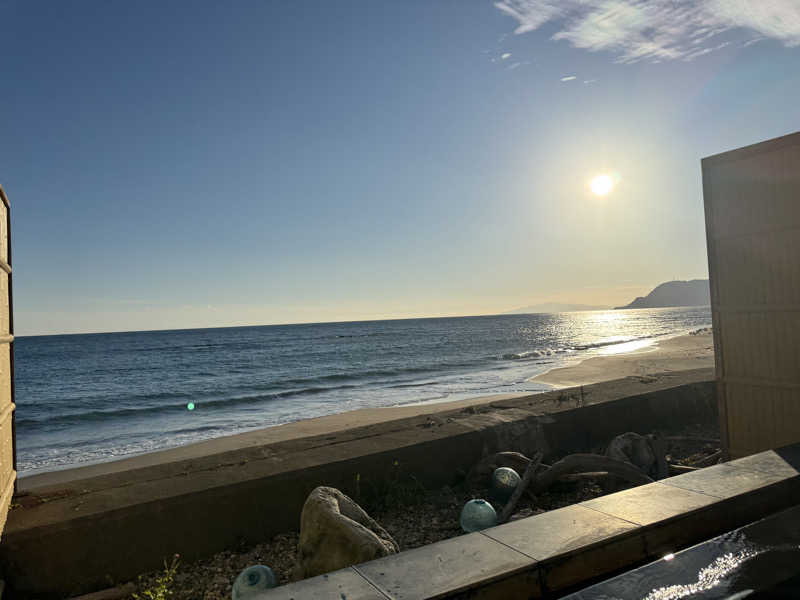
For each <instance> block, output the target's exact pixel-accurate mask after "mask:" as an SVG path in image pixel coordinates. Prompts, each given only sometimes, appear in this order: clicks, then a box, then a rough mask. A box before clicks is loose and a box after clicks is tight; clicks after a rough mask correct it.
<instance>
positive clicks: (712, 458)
mask: <svg viewBox="0 0 800 600" xmlns="http://www.w3.org/2000/svg"><path fill="white" fill-rule="evenodd" d="M721 458H722V450H718V451H717V452H714V454H709V455H708V456H706V457H705V458H701V459H700V460H696V461H694V462H693V463H692V466H693V467H708V466H711V465H715V464H717V463H718V462H719V459H721Z"/></svg>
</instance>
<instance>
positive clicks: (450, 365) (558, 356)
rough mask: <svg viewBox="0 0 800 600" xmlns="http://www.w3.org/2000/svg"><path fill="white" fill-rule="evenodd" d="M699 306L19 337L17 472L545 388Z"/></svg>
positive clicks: (666, 331) (671, 327)
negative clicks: (581, 363)
mask: <svg viewBox="0 0 800 600" xmlns="http://www.w3.org/2000/svg"><path fill="white" fill-rule="evenodd" d="M709 326H711V313H710V310H709V308H708V307H698V308H670V309H641V310H625V311H613V310H610V311H591V312H574V313H560V314H536V315H499V316H485V317H454V318H436V319H407V320H392V321H366V322H352V323H317V324H309V325H273V326H263V327H231V328H215V329H192V330H177V331H143V332H128V333H103V334H83V335H53V336H31V337H17V338H16V339H15V341H14V361H15V382H16V403H17V410H16V428H17V429H16V435H17V467H18V471H19V473H20V475H23V476H24V475H26V474H33V473H39V472H45V471H52V470H57V469H62V468H67V467H70V466H80V465H84V464H90V463H97V462H105V461H109V460H114V459H119V458H123V457H127V456H131V455H135V454H141V453H143V452H151V451H154V450H161V449H166V448H172V447H176V446H181V445H184V444H189V443H192V442H198V441H202V440H207V439H211V438H217V437H221V436H226V435H231V434H236V433H242V432H245V431H249V430H253V429H259V428H262V427H268V426H271V425H278V424H282V423H288V422H291V421H296V420H299V419H304V418H309V417H317V416H321V415H326V414H332V413H337V412H343V411H348V410H354V409H358V408H366V407H382V406H396V405H402V404H411V403H420V402H437V401H449V400H459V399H462V398H469V397H475V396H484V395H489V394H505V393H519V392H530V393H535V392H541V391H544V390H546V389H548V387H547V386H545V385H543V384H537V383H533V382H530V381H528V379H530V378H531V377H533V376H535V375H537V374H540V373H542V372H544V371H547V370H549V369H551V368H554V367H558V366H563V365H565V364H567V363H570V362H574V361H578V360H582V359H584V358H589V357H590V356H592V355H595V354H598V353H602V352H607V351H608V350H609V349H613V347H614V345H616V344H621V343H625V342H630V341H632V340H644V339H648V338H659V337H668V336H675V335H680V334H683V333H687V332H689V331H691V330H695V329H698V328H701V327H709Z"/></svg>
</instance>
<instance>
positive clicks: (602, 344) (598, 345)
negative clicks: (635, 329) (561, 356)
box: [575, 333, 669, 350]
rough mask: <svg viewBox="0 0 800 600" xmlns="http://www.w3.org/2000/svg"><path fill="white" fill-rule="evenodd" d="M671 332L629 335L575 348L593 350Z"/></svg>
mask: <svg viewBox="0 0 800 600" xmlns="http://www.w3.org/2000/svg"><path fill="white" fill-rule="evenodd" d="M664 335H669V334H663V333H662V334H650V335H640V336H637V337H627V338H623V339H619V340H611V341H601V342H592V343H591V344H581V345H576V346H575V350H591V349H593V348H604V347H605V346H616V345H617V344H627V343H628V342H637V341H639V340H649V339H652V338H657V337H662V336H664Z"/></svg>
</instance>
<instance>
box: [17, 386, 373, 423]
mask: <svg viewBox="0 0 800 600" xmlns="http://www.w3.org/2000/svg"><path fill="white" fill-rule="evenodd" d="M356 387H359V386H357V385H339V386H328V387H306V388H301V389H294V390H283V391H280V392H272V393H266V394H255V395H249V396H234V397H230V398H217V399H211V400H197V401H195V402H194V405H195V410H202V409H207V408H210V407H213V408H223V407H224V408H229V407H233V406H241V405H247V404H258V403H260V402H264V401H270V400H281V399H284V398H292V397H295V396H314V395H318V394H323V393H328V392H333V391H337V390H344V389H352V388H356ZM186 410H187V407H186V404H167V405H162V406H149V407H141V408H118V409H114V410H92V411H84V412H78V413H73V414H68V415H57V416H47V417H42V418H21V419H17V421H16V426H17V427H18V428H20V429H22V430H25V429H28V430H36V429H39V428H42V427H44V428H47V429H55V428H58V427H65V426H67V427H68V426H71V425H83V426H86V425H87V424H89V423H98V422H106V421H111V420H114V419H130V418H131V417H137V416H138V417H141V416H153V415H164V414H170V413H174V414H178V413H181V412H185V411H186Z"/></svg>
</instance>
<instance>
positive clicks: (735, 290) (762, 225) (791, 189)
mask: <svg viewBox="0 0 800 600" xmlns="http://www.w3.org/2000/svg"><path fill="white" fill-rule="evenodd" d="M702 165H703V199H704V203H705V214H706V237H707V244H708V265H709V275H710V278H711V313H712V319H713V321H714V349H715V354H716V360H717V369H716V370H717V379H718V385H717V390H718V401H719V411H720V415H721V419H723V423H722V424H721V429H722V432H723V443H724V444H725V446H726V450H727V451H728V453H729V455H730V456H732V457H739V456H744V455H747V454H752V453H754V452H760V451H762V450H765V449H768V448H775V447H779V446H782V445H786V444H789V443H794V442H798V441H800V133H796V134H792V135H789V136H785V137H782V138H778V139H775V140H770V141H768V142H763V143H761V144H756V145H754V146H748V147H746V148H740V149H738V150H734V151H732V152H726V153H724V154H719V155H716V156H712V157H709V158H706V159H703V161H702Z"/></svg>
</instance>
